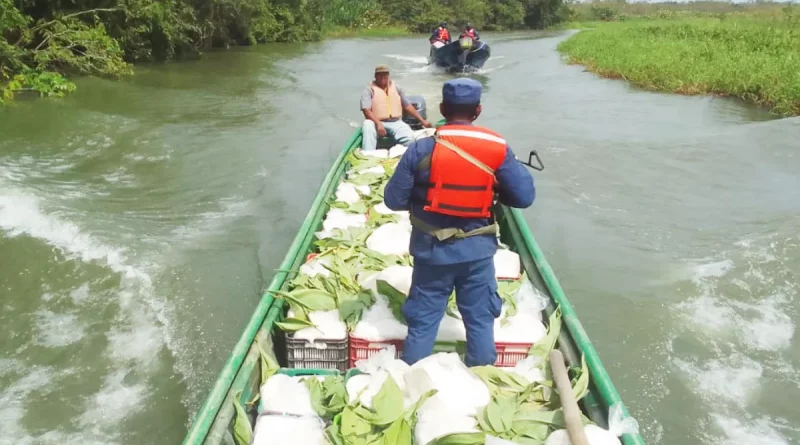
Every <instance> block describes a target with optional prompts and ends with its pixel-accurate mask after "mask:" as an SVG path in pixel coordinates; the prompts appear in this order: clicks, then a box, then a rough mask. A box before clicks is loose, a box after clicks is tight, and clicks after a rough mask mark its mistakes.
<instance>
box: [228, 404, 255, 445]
mask: <svg viewBox="0 0 800 445" xmlns="http://www.w3.org/2000/svg"><path fill="white" fill-rule="evenodd" d="M241 396H242V392H241V391H239V392H238V393H236V394H235V395H234V397H233V406H234V408H235V409H236V420H235V421H234V423H233V438H234V440H235V441H236V444H237V445H250V441H251V440H252V439H253V429H252V427H251V426H250V421H249V420H248V418H247V412H246V411H245V410H244V407H243V406H242V403H241V402H240V398H241Z"/></svg>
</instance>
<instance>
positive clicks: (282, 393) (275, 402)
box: [252, 374, 328, 445]
mask: <svg viewBox="0 0 800 445" xmlns="http://www.w3.org/2000/svg"><path fill="white" fill-rule="evenodd" d="M304 378H314V377H289V376H287V375H283V374H275V375H273V376H272V377H270V378H269V379H268V380H267V381H266V382H265V383H263V384H262V385H261V390H260V398H261V409H260V410H259V416H258V418H257V419H256V427H255V430H254V431H253V442H252V444H253V445H327V444H328V442H327V439H325V423H324V422H323V420H322V419H321V418H320V417H319V416H318V415H317V413H316V411H314V408H313V407H312V406H311V394H310V393H309V391H308V387H307V386H306V385H305V383H303V379H304Z"/></svg>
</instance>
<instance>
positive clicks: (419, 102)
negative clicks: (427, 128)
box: [403, 96, 428, 130]
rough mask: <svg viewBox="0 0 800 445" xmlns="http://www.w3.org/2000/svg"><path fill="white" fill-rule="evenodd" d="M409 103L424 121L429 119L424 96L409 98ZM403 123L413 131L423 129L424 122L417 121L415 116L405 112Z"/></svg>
mask: <svg viewBox="0 0 800 445" xmlns="http://www.w3.org/2000/svg"><path fill="white" fill-rule="evenodd" d="M408 101H409V102H411V105H413V106H414V108H415V109H416V110H417V113H419V115H420V116H422V117H423V118H424V119H426V120H427V119H428V109H427V107H426V106H425V98H424V97H422V96H408ZM403 122H405V123H407V124H408V126H409V127H411V129H412V130H421V129H422V122H420V121H418V120H416V119H415V118H414V116H411V115H410V114H408V113H406V112H405V111H404V112H403Z"/></svg>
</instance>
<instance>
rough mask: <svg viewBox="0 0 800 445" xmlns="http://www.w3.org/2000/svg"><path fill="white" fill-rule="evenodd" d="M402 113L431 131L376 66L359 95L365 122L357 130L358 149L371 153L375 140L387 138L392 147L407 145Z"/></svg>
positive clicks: (407, 131)
mask: <svg viewBox="0 0 800 445" xmlns="http://www.w3.org/2000/svg"><path fill="white" fill-rule="evenodd" d="M403 110H405V111H406V112H407V113H408V114H410V115H411V116H413V117H414V118H415V119H417V120H418V121H419V122H420V123H421V124H422V125H423V126H425V127H431V124H430V122H428V121H427V120H425V119H424V118H423V117H422V116H420V114H419V112H417V109H416V108H414V105H412V104H411V102H409V101H408V99H407V98H406V95H405V94H403V90H401V89H400V87H398V86H397V85H396V84H395V83H394V81H392V80H390V79H389V67H388V66H386V65H378V66H377V67H376V68H375V80H374V81H373V82H371V83H370V84H369V85H368V86H367V88H365V89H364V91H363V92H362V93H361V112H362V113H364V117H365V118H366V120H365V121H364V123H363V125H362V126H361V131H362V140H363V141H362V143H361V149H362V150H364V151H369V150H375V147H376V146H377V145H378V137H384V136H386V135H387V134H388V135H390V136H391V137H392V138H393V139H394V141H395V142H396V143H398V144H403V145H408V144H409V142H411V138H412V137H413V136H414V132H413V131H412V130H411V127H409V126H408V124H407V123H405V122H403V119H402V118H403Z"/></svg>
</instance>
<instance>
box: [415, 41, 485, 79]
mask: <svg viewBox="0 0 800 445" xmlns="http://www.w3.org/2000/svg"><path fill="white" fill-rule="evenodd" d="M489 57H491V48H490V47H489V45H487V44H486V43H484V42H481V41H478V42H477V44H476V45H475V46H474V48H471V49H469V50H462V49H461V45H460V43H459V41H458V40H456V41H453V42H450V43H448V44H447V45H445V46H442V47H441V48H436V47H435V46H433V45H431V50H430V54H429V55H428V63H429V64H431V63H432V64H435V65H436V66H438V67H442V68H444V69H445V70H446V71H448V72H475V71H478V70H480V69H481V68H483V65H484V64H485V63H486V61H487V60H489Z"/></svg>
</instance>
